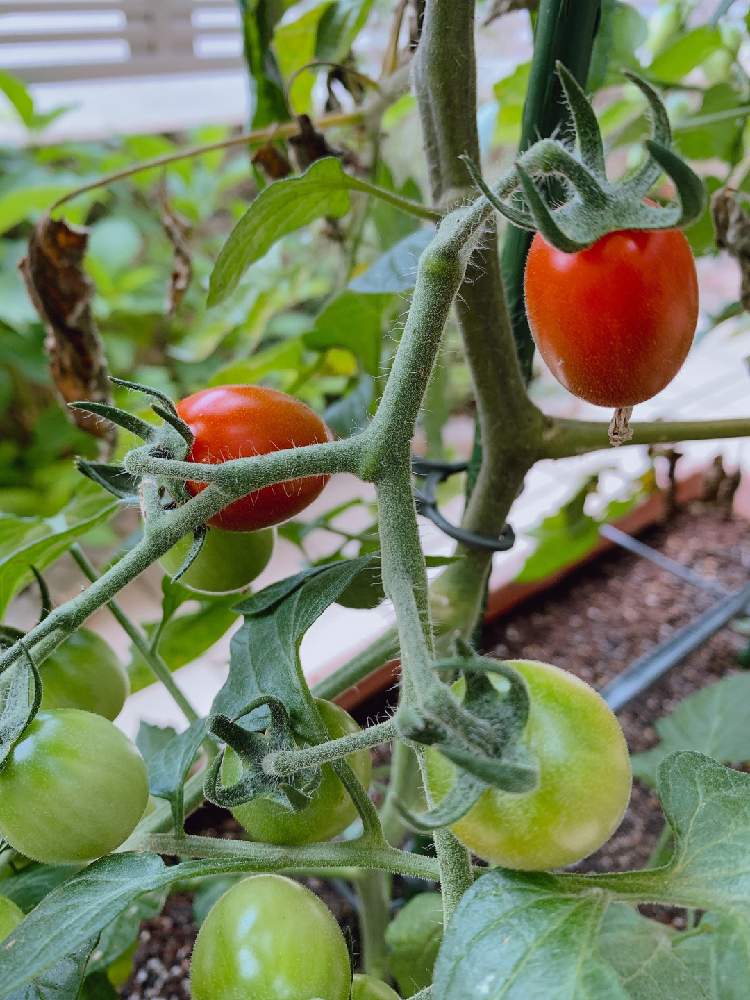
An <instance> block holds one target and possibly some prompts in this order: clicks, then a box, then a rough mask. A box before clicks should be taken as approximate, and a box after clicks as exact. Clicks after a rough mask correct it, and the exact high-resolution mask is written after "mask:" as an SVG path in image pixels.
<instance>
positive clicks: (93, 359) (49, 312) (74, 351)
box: [19, 215, 116, 447]
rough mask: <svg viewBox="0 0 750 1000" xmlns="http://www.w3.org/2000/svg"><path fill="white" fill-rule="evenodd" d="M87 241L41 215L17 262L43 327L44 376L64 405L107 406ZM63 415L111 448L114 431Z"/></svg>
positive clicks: (88, 417) (77, 415)
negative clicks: (47, 371) (87, 265)
mask: <svg viewBox="0 0 750 1000" xmlns="http://www.w3.org/2000/svg"><path fill="white" fill-rule="evenodd" d="M88 238H89V232H88V230H87V229H85V228H83V227H80V226H70V225H68V223H67V222H65V220H64V219H52V218H50V216H48V215H47V216H45V217H44V218H42V219H41V220H40V221H39V223H38V224H37V226H36V227H35V229H34V232H33V233H32V235H31V239H30V240H29V247H28V252H27V254H26V256H25V257H24V258H23V260H22V261H21V262H20V263H19V268H20V270H21V274H22V275H23V278H24V281H25V282H26V288H27V290H28V293H29V297H30V298H31V301H32V303H33V305H34V308H35V309H36V311H37V312H38V313H39V316H40V317H41V319H42V322H43V323H44V328H45V330H46V333H47V336H46V337H45V341H44V346H45V349H46V351H47V355H48V357H49V364H50V372H51V374H52V379H53V381H54V384H55V387H56V389H57V392H58V394H59V395H60V397H61V399H62V400H63V402H64V403H72V402H74V401H75V400H80V399H86V400H92V401H94V402H102V403H106V402H109V401H110V384H109V381H108V379H107V361H106V358H105V356H104V347H103V344H102V340H101V337H100V336H99V331H98V330H97V328H96V323H95V321H94V316H93V312H92V309H91V299H92V296H93V291H94V286H93V283H92V281H91V279H90V278H89V277H88V275H87V274H86V273H85V271H84V270H83V258H84V256H85V254H86V247H87V244H88ZM66 410H67V413H68V416H69V418H70V419H71V420H72V421H73V422H74V423H76V424H77V425H78V426H79V427H81V428H82V429H83V430H85V431H87V432H88V433H89V434H93V435H94V436H95V437H98V438H100V439H102V441H104V442H105V443H106V445H107V446H108V447H111V446H112V445H113V444H114V441H115V434H116V431H115V428H114V427H113V426H112V425H111V424H109V423H108V422H106V421H103V420H100V419H99V418H98V417H96V416H94V415H93V414H90V413H84V412H83V411H80V410H68V409H67V407H66Z"/></svg>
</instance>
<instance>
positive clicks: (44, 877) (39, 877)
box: [0, 861, 78, 913]
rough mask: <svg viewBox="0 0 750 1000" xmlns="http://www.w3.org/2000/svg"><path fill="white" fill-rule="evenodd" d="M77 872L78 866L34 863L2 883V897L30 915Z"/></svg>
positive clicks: (0, 886) (0, 883)
mask: <svg viewBox="0 0 750 1000" xmlns="http://www.w3.org/2000/svg"><path fill="white" fill-rule="evenodd" d="M77 871H78V866H77V865H42V864H38V863H37V862H36V861H32V862H31V863H30V864H29V865H28V867H26V868H23V869H21V871H19V872H15V873H14V874H13V875H10V876H9V877H8V878H5V879H3V880H2V881H0V895H2V896H7V898H8V899H12V900H13V902H14V903H15V904H16V906H19V907H20V908H21V909H22V910H23V912H24V913H28V912H29V910H33V909H34V907H35V906H36V905H37V903H39V902H40V900H42V899H44V897H45V896H46V895H47V894H48V893H50V892H52V890H53V889H54V888H56V887H57V886H58V885H60V883H61V882H64V881H65V879H67V878H70V876H71V875H74V874H75V873H76V872H77Z"/></svg>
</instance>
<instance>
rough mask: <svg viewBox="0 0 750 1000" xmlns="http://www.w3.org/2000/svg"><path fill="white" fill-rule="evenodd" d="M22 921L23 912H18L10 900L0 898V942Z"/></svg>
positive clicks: (3, 897) (4, 897) (5, 897)
mask: <svg viewBox="0 0 750 1000" xmlns="http://www.w3.org/2000/svg"><path fill="white" fill-rule="evenodd" d="M22 920H23V910H20V909H19V908H18V907H17V906H16V904H15V903H14V902H13V900H12V899H8V897H7V896H0V941H2V940H3V939H4V938H7V936H8V935H9V934H10V932H11V931H12V930H13V929H14V928H15V927H17V926H18V925H19V924H20V923H21V921H22Z"/></svg>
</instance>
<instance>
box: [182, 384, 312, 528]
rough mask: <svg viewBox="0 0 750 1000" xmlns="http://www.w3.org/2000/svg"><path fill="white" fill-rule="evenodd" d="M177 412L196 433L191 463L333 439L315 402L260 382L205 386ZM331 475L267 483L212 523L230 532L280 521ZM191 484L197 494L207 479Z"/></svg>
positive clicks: (304, 504) (308, 499) (302, 505)
mask: <svg viewBox="0 0 750 1000" xmlns="http://www.w3.org/2000/svg"><path fill="white" fill-rule="evenodd" d="M177 412H178V413H179V415H180V416H181V417H182V419H183V420H184V421H185V423H186V424H187V425H188V426H189V427H190V430H191V431H192V432H193V434H194V435H195V440H194V441H193V447H192V449H191V450H190V454H189V455H188V460H189V461H191V462H206V463H209V464H217V463H220V462H225V461H227V460H228V459H232V458H247V457H249V456H251V455H265V454H267V453H268V452H270V451H279V450H281V449H283V448H294V447H301V446H303V445H308V444H322V443H323V442H325V441H330V440H331V436H330V432H329V430H328V428H327V427H326V425H325V424H324V423H323V421H322V420H321V419H320V417H319V416H318V415H317V414H315V413H313V411H312V410H311V409H310V408H309V406H305V404H304V403H301V402H300V401H299V400H298V399H294V398H293V397H292V396H287V394H286V393H284V392H278V390H276V389H267V388H265V387H264V386H260V385H220V386H216V387H215V388H213V389H203V390H201V391H200V392H196V393H194V394H193V395H192V396H188V397H187V398H186V399H183V400H182V401H181V402H179V403H178V404H177ZM328 478H329V477H328V476H305V477H304V478H302V479H292V480H290V481H289V482H286V483H276V484H275V485H274V486H266V487H264V488H263V489H262V490H256V491H255V492H253V493H249V494H248V495H247V496H245V497H242V498H241V499H240V500H235V502H234V503H231V504H229V506H228V507H225V508H224V510H222V511H221V512H220V513H219V514H217V515H216V516H215V517H212V518H211V520H210V521H209V524H213V525H216V526H217V527H219V528H225V529H227V530H229V531H257V530H258V529H259V528H269V527H271V525H273V524H280V523H281V522H282V521H286V520H287V519H288V518H290V517H294V515H295V514H299V512H300V511H301V510H304V509H305V507H307V506H308V505H309V504H311V503H312V501H313V500H314V499H315V498H316V497H317V496H318V495H319V494H320V492H321V490H322V489H323V487H324V486H325V484H326V483H327V482H328ZM187 488H188V490H189V491H190V492H191V493H192V494H193V495H195V494H196V493H200V491H201V490H203V489H205V483H193V482H189V483H187Z"/></svg>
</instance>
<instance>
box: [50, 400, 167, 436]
mask: <svg viewBox="0 0 750 1000" xmlns="http://www.w3.org/2000/svg"><path fill="white" fill-rule="evenodd" d="M68 406H69V407H70V408H71V409H73V410H83V412H84V413H93V414H95V415H96V416H97V417H103V418H104V419H105V420H109V422H110V423H111V424H117V426H118V427H122V428H124V429H125V430H126V431H130V433H131V434H135V435H136V437H139V438H141V439H142V440H143V441H151V440H152V439H153V437H154V432H155V430H156V428H154V427H153V425H152V424H147V423H146V421H145V420H141V418H140V417H136V416H135V415H134V414H133V413H128V411H127V410H121V409H120V408H119V407H117V406H110V405H109V404H108V403H95V402H91V401H87V400H80V401H78V400H77V401H76V402H75V403H68Z"/></svg>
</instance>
